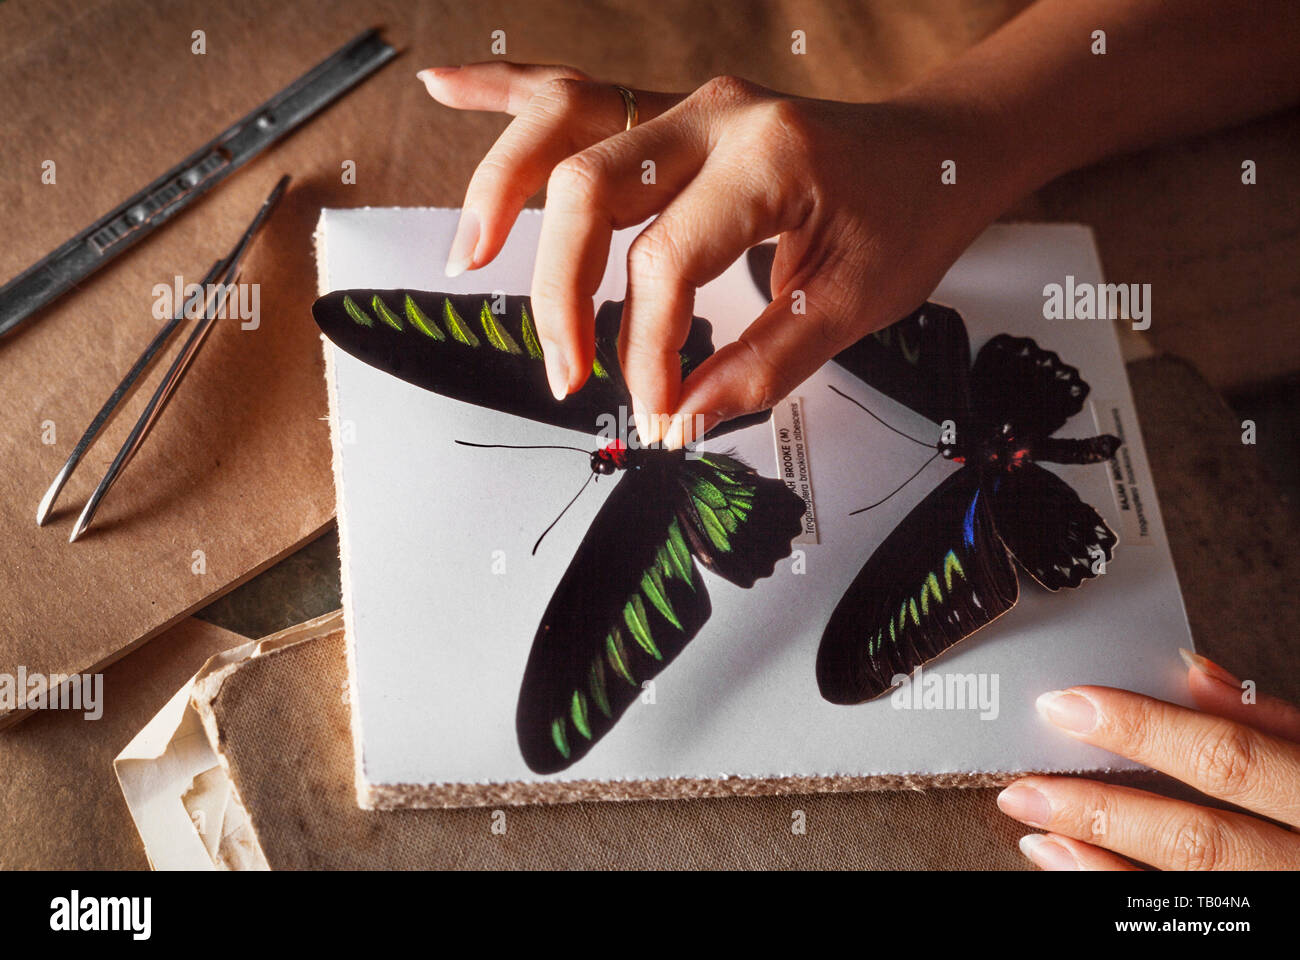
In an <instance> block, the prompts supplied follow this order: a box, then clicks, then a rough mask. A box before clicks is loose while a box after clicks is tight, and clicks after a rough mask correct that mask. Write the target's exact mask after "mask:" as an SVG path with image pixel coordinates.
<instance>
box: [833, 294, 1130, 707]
mask: <svg viewBox="0 0 1300 960" xmlns="http://www.w3.org/2000/svg"><path fill="white" fill-rule="evenodd" d="M836 361H837V362H838V363H839V364H840V365H841V366H843V367H845V368H846V369H848V370H849V371H850V372H852V373H854V374H855V375H857V376H858V377H859V378H861V379H862V380H863V381H864V382H866V383H868V384H869V385H871V386H873V387H875V388H876V389H878V390H880V391H881V392H882V393H884V394H886V395H887V396H890V397H892V398H893V399H895V400H898V401H900V402H902V403H904V404H906V405H908V406H910V407H912V408H913V409H914V410H916V411H917V412H918V413H921V414H923V415H925V416H927V417H929V418H930V419H931V420H933V421H935V422H936V423H940V424H944V425H945V427H946V428H947V430H946V431H945V437H944V439H941V440H940V441H939V442H938V443H936V444H935V445H934V449H936V450H937V452H938V455H939V456H941V457H943V459H945V460H948V461H950V462H952V463H954V464H957V465H959V467H960V468H959V469H958V470H956V471H954V472H952V473H951V474H949V476H948V477H947V478H946V479H945V480H944V481H943V482H942V483H940V485H939V486H938V487H937V488H936V489H935V490H934V491H933V492H931V493H930V494H929V495H928V496H927V497H926V498H925V499H924V500H922V501H921V503H920V504H918V505H917V506H916V507H915V508H913V510H912V511H911V512H910V513H909V514H908V515H907V516H906V517H905V518H904V519H903V521H902V522H901V523H900V524H899V525H898V526H897V527H895V528H894V530H893V531H892V532H891V533H890V535H889V536H888V537H886V539H885V540H884V542H883V543H881V544H880V546H879V547H877V548H876V550H875V552H874V553H873V554H872V555H871V556H870V557H869V558H868V559H867V561H866V563H865V564H864V565H863V567H862V570H861V571H860V572H859V574H858V576H857V577H856V578H855V579H854V581H853V583H852V584H851V585H850V586H849V588H848V590H846V591H845V594H844V596H843V597H842V598H841V600H840V602H839V604H838V605H837V606H836V609H835V611H834V612H833V613H832V615H831V618H830V621H829V622H828V624H827V626H826V629H825V631H824V633H823V635H822V642H821V645H820V647H819V649H818V655H817V680H818V685H819V687H820V689H821V692H822V695H823V696H824V697H825V698H826V699H828V700H830V701H832V702H833V703H846V704H848V703H861V702H863V701H865V700H870V699H873V698H874V697H877V696H880V695H881V694H882V693H885V692H886V691H888V690H889V689H890V688H891V687H893V686H896V685H897V684H898V683H900V682H901V681H902V680H903V679H905V678H906V677H907V676H908V675H910V674H911V673H912V671H913V670H914V669H915V668H916V667H917V666H919V665H920V664H922V663H924V662H926V661H928V660H931V659H933V658H934V657H936V656H938V655H939V654H941V653H943V652H944V651H945V650H947V649H948V648H949V647H951V646H952V645H953V644H955V643H958V642H960V641H961V640H963V639H965V638H966V637H968V636H970V635H971V634H972V633H974V632H975V631H976V630H979V629H980V628H981V627H983V626H985V625H987V624H988V623H991V622H992V621H993V620H995V619H997V618H998V617H999V616H1001V615H1002V614H1004V613H1006V612H1007V611H1008V610H1010V609H1011V608H1012V607H1013V606H1014V605H1015V604H1016V602H1017V600H1018V599H1019V581H1018V577H1017V575H1016V569H1015V566H1016V563H1018V564H1019V566H1020V567H1021V568H1022V569H1024V570H1025V571H1026V572H1027V573H1029V574H1030V576H1031V577H1032V578H1033V579H1034V580H1036V581H1037V582H1038V583H1039V584H1041V585H1042V586H1044V587H1046V588H1047V589H1049V590H1059V589H1061V588H1065V587H1071V588H1072V587H1078V586H1079V585H1080V584H1082V583H1083V582H1084V581H1086V580H1089V579H1092V578H1093V577H1096V576H1098V575H1099V574H1100V573H1101V572H1102V571H1104V569H1105V564H1106V563H1107V562H1109V560H1110V559H1111V557H1112V555H1113V550H1114V547H1115V544H1116V543H1117V542H1118V541H1117V538H1116V537H1115V534H1114V533H1113V532H1112V531H1111V529H1110V527H1109V526H1107V524H1106V522H1105V521H1104V520H1103V519H1102V518H1101V516H1100V515H1099V514H1098V513H1097V512H1096V511H1095V510H1094V509H1093V508H1092V507H1090V506H1089V505H1088V504H1086V503H1084V502H1083V501H1082V500H1080V499H1079V497H1078V495H1077V494H1076V493H1075V492H1074V490H1073V489H1072V488H1071V487H1070V486H1069V485H1068V484H1066V483H1065V482H1064V481H1063V480H1062V479H1061V478H1060V477H1058V476H1057V475H1056V474H1055V473H1053V472H1050V471H1048V470H1046V469H1044V468H1043V467H1041V466H1039V463H1040V462H1049V463H1058V464H1067V465H1081V464H1091V463H1100V462H1102V461H1105V460H1109V459H1110V458H1111V457H1113V456H1114V455H1115V452H1116V450H1117V449H1118V447H1119V446H1120V441H1119V439H1118V438H1117V437H1114V436H1110V435H1101V436H1095V437H1088V438H1082V439H1074V438H1058V437H1054V436H1052V434H1054V433H1055V432H1056V431H1057V430H1058V429H1060V428H1061V427H1062V426H1063V425H1064V424H1065V422H1066V421H1067V420H1068V419H1069V418H1070V417H1071V416H1073V415H1074V414H1076V413H1078V412H1079V411H1080V410H1081V409H1082V407H1083V403H1084V400H1085V399H1086V397H1087V395H1088V392H1089V388H1088V385H1087V384H1086V383H1085V382H1084V381H1083V380H1082V379H1081V378H1080V377H1079V371H1078V370H1077V369H1075V368H1074V367H1072V366H1069V365H1068V364H1065V363H1063V362H1062V361H1061V359H1060V357H1058V356H1057V355H1056V354H1055V353H1052V352H1051V351H1047V350H1043V349H1042V348H1041V347H1039V346H1038V344H1036V343H1035V342H1034V341H1033V340H1031V339H1029V338H1025V337H1012V336H1008V335H1006V334H1001V335H999V336H996V337H993V338H992V339H990V340H989V341H988V342H987V343H986V344H985V345H984V346H983V347H982V348H981V349H980V351H979V353H978V354H977V355H976V357H975V360H974V363H973V364H972V363H971V358H970V347H969V341H968V339H967V335H966V329H965V324H964V323H963V322H962V319H961V317H960V315H959V314H958V313H957V312H956V311H955V310H950V309H948V308H946V307H942V306H939V305H937V304H932V303H927V304H925V305H923V306H922V307H921V308H920V309H919V310H917V311H916V312H914V313H913V314H911V315H910V316H908V317H906V318H904V319H903V320H901V321H899V322H898V323H897V324H894V325H893V326H892V327H889V328H886V330H884V331H881V332H880V334H875V335H871V336H868V337H864V338H863V339H862V340H860V341H859V342H858V343H856V344H854V345H853V346H852V347H850V348H848V349H847V350H845V351H844V352H842V353H841V354H840V355H838V356H837V357H836ZM954 434H955V435H954ZM1013 560H1014V561H1015V563H1013Z"/></svg>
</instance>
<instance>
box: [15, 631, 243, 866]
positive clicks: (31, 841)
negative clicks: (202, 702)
mask: <svg viewBox="0 0 1300 960" xmlns="http://www.w3.org/2000/svg"><path fill="white" fill-rule="evenodd" d="M245 642H247V638H245V637H241V636H238V635H236V634H233V633H230V632H229V631H226V630H222V629H220V628H219V627H214V626H212V625H211V624H207V623H203V622H202V621H200V620H192V619H187V620H183V621H181V622H180V623H179V624H177V625H176V626H175V627H172V628H171V629H170V630H168V631H167V632H166V633H164V634H163V635H162V636H160V637H158V638H157V640H156V641H155V642H154V643H152V644H150V645H149V646H148V647H146V648H144V649H143V650H141V651H140V652H138V653H136V654H135V655H133V656H131V657H128V658H127V659H125V660H122V661H121V662H119V663H116V664H114V665H113V666H112V667H110V668H109V669H108V670H107V671H105V673H104V714H103V716H102V717H101V718H100V719H98V720H94V721H90V720H86V719H84V718H83V717H82V714H81V713H69V712H66V711H60V712H54V711H48V712H47V711H41V712H39V713H33V715H32V716H31V717H30V718H29V719H28V720H27V721H26V722H25V723H22V724H20V725H19V726H18V727H16V728H14V729H12V730H9V731H7V732H6V733H5V735H4V736H0V869H5V870H14V869H81V870H128V869H139V870H143V869H145V868H147V867H148V865H149V864H148V861H147V860H146V859H145V854H144V847H143V846H142V845H141V843H140V837H139V835H138V834H137V833H136V830H135V824H134V823H132V821H131V814H130V812H129V811H128V810H127V807H126V801H125V800H124V799H123V798H122V790H121V788H120V787H119V786H118V783H117V777H116V776H114V774H113V757H115V756H117V754H118V753H119V752H121V750H122V748H123V747H125V746H126V745H127V743H129V742H130V740H131V738H132V737H134V736H135V735H136V734H137V733H139V732H140V729H141V728H142V727H143V726H144V725H145V724H146V723H148V722H149V720H150V718H152V717H153V715H154V714H155V713H157V712H158V711H159V710H160V709H161V708H162V706H163V704H165V703H166V702H167V701H168V700H169V699H170V698H171V696H172V695H173V694H174V693H175V692H176V691H177V690H179V689H180V688H181V686H182V685H183V684H184V683H185V682H186V681H187V680H189V678H190V677H191V676H193V674H194V672H195V671H196V670H198V668H199V667H201V666H202V665H203V663H204V661H205V660H207V659H208V657H210V656H212V655H213V654H216V653H220V652H221V651H222V650H227V649H229V648H231V647H235V646H238V645H239V644H241V643H245Z"/></svg>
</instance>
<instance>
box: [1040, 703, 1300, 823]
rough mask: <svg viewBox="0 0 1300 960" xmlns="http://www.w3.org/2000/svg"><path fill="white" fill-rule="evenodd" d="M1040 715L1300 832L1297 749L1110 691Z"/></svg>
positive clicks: (1046, 706) (1048, 707)
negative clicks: (1298, 828)
mask: <svg viewBox="0 0 1300 960" xmlns="http://www.w3.org/2000/svg"><path fill="white" fill-rule="evenodd" d="M1037 707H1038V710H1039V712H1040V713H1041V714H1042V715H1043V716H1044V717H1045V718H1046V719H1047V720H1049V721H1050V722H1052V723H1053V724H1055V725H1056V726H1058V727H1060V728H1061V729H1062V730H1064V731H1065V732H1067V733H1068V734H1070V735H1071V736H1073V737H1074V738H1075V739H1077V740H1082V741H1083V742H1085V743H1091V744H1093V745H1095V746H1098V747H1101V748H1103V749H1105V750H1109V751H1111V752H1112V753H1118V754H1120V755H1121V756H1125V757H1129V758H1131V759H1133V760H1136V761H1138V762H1139V763H1144V764H1146V765H1147V766H1149V767H1154V768H1155V769H1156V770H1159V771H1161V772H1163V773H1167V774H1169V775H1170V776H1171V777H1176V778H1177V779H1179V780H1181V781H1183V782H1184V783H1186V784H1189V785H1190V786H1192V787H1195V788H1196V789H1197V790H1200V791H1201V792H1202V793H1205V794H1208V795H1210V796H1212V797H1218V798H1219V799H1221V800H1226V801H1228V802H1229V803H1234V804H1237V805H1238V806H1241V807H1245V808H1246V809H1248V810H1253V811H1254V812H1256V813H1260V814H1263V815H1264V816H1266V817H1272V818H1273V819H1275V820H1281V821H1282V822H1283V823H1287V824H1290V825H1292V826H1298V825H1300V793H1297V791H1296V790H1295V784H1296V783H1300V744H1295V743H1292V742H1290V741H1288V740H1282V739H1280V738H1278V737H1273V736H1270V735H1268V734H1265V733H1260V732H1259V731H1258V730H1254V729H1252V728H1250V727H1248V726H1245V725H1244V724H1240V723H1236V722H1234V721H1231V720H1225V719H1223V718H1222V717H1213V716H1209V715H1207V714H1204V713H1200V712H1198V711H1196V710H1189V709H1187V708H1186V707H1180V706H1176V705H1175V704H1172V703H1165V702H1164V701H1163V700H1155V699H1153V698H1151V697H1144V696H1142V695H1141V694H1137V693H1131V692H1130V691H1127V690H1116V689H1113V688H1110V687H1090V686H1089V687H1071V688H1070V689H1068V690H1057V691H1053V692H1051V693H1045V694H1043V695H1042V696H1041V697H1039V698H1038V702H1037Z"/></svg>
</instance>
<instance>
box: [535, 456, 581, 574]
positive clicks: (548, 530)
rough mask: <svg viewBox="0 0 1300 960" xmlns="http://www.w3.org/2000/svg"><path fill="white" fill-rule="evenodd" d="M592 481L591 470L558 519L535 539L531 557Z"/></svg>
mask: <svg viewBox="0 0 1300 960" xmlns="http://www.w3.org/2000/svg"><path fill="white" fill-rule="evenodd" d="M583 452H584V453H586V451H585V450H584V451H583ZM594 479H596V471H595V470H593V471H591V473H589V474H587V479H586V481H585V482H584V483H583V485H582V486H580V487H579V488H578V492H577V493H575V494H574V495H573V499H572V500H570V501H569V502H568V503H566V504H565V505H564V509H563V510H561V511H560V516H559V517H556V518H555V519H554V520H552V521H551V525H550V526H549V527H547V528H546V529H545V530H543V531H542V535H541V536H540V537H538V538H537V542H536V543H534V544H533V556H537V548H538V547H540V546H541V545H542V540H543V539H544V538H545V537H546V535H547V534H548V533H550V532H551V529H552V528H553V527H554V526H555V525H556V524H557V523H559V522H560V517H562V516H564V515H565V514H566V513H568V512H569V507H571V506H573V505H574V504H575V503H577V501H578V498H579V497H580V496H582V491H584V490H586V489H587V484H588V483H591V481H592V480H594Z"/></svg>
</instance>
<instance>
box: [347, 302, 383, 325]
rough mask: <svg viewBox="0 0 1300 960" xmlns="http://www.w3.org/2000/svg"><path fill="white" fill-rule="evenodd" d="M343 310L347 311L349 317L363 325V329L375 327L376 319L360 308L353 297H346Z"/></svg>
mask: <svg viewBox="0 0 1300 960" xmlns="http://www.w3.org/2000/svg"><path fill="white" fill-rule="evenodd" d="M343 309H344V310H346V311H347V314H348V316H349V317H351V318H352V319H353V320H355V321H356V322H357V323H359V324H361V325H362V326H363V327H373V326H374V325H375V321H374V318H373V317H371V316H370V314H368V313H366V311H364V310H362V309H361V308H360V307H358V306H357V302H356V301H355V300H353V299H352V298H351V297H347V296H345V297H344V298H343Z"/></svg>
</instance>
